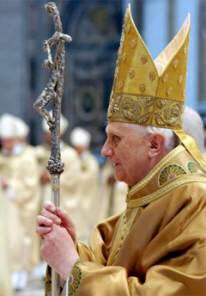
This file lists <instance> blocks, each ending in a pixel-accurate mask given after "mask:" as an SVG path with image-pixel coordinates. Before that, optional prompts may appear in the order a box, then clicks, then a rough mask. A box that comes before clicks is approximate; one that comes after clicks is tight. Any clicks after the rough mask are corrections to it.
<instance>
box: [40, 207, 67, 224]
mask: <svg viewBox="0 0 206 296" xmlns="http://www.w3.org/2000/svg"><path fill="white" fill-rule="evenodd" d="M41 216H44V217H45V218H47V219H50V220H52V221H53V222H54V223H55V224H58V225H60V224H61V223H62V221H61V219H60V218H59V217H58V216H57V215H56V214H53V213H51V212H50V211H48V210H46V209H45V208H43V210H42V212H41Z"/></svg>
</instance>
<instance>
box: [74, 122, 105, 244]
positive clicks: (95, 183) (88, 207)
mask: <svg viewBox="0 0 206 296" xmlns="http://www.w3.org/2000/svg"><path fill="white" fill-rule="evenodd" d="M70 142H71V144H72V146H73V148H74V149H75V150H76V152H77V154H78V156H79V160H80V164H81V174H80V179H79V184H78V189H77V190H78V192H77V195H78V200H79V209H78V211H79V219H78V220H73V221H75V226H76V228H77V233H78V237H79V239H81V240H82V241H85V242H87V241H88V238H89V234H90V232H91V228H92V227H93V226H94V225H95V224H96V223H97V221H98V218H99V212H100V207H99V201H98V196H97V193H98V188H99V165H98V162H97V160H96V158H95V157H94V155H93V154H92V153H91V152H90V143H91V134H90V133H89V132H88V131H87V130H86V129H84V128H82V127H75V128H74V129H73V130H72V132H71V134H70Z"/></svg>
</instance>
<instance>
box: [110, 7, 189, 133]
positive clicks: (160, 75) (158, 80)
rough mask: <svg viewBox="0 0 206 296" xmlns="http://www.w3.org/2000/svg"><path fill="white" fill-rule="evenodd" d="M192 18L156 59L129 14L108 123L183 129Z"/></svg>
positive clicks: (123, 35)
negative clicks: (115, 122) (116, 122)
mask: <svg viewBox="0 0 206 296" xmlns="http://www.w3.org/2000/svg"><path fill="white" fill-rule="evenodd" d="M189 31H190V16H188V17H187V19H186V21H185V22H184V24H183V26H182V28H181V30H180V31H179V32H178V33H177V35H176V36H175V37H174V39H173V40H172V41H171V42H170V43H169V45H168V46H167V47H166V48H165V49H164V50H163V51H162V52H161V53H160V55H159V56H158V57H157V58H156V59H155V60H153V58H152V56H151V54H150V53H149V51H148V49H147V48H146V45H145V44H144V41H143V40H142V38H141V36H140V34H139V32H138V30H137V28H136V26H135V24H134V21H133V19H132V16H131V11H130V7H128V9H127V11H126V14H125V21H124V27H123V32H122V37H121V43H120V48H119V53H118V58H117V65H116V71H115V76H114V82H113V88H112V93H111V98H110V105H109V109H108V120H109V121H118V122H127V123H136V124H140V125H151V126H156V127H162V128H172V129H181V127H182V113H183V107H184V98H185V82H186V73H187V53H188V44H189Z"/></svg>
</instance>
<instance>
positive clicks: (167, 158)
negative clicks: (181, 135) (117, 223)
mask: <svg viewBox="0 0 206 296" xmlns="http://www.w3.org/2000/svg"><path fill="white" fill-rule="evenodd" d="M183 151H184V147H183V146H182V145H179V146H177V147H176V148H175V149H173V150H172V151H171V152H170V153H168V154H167V155H166V156H165V157H164V158H163V159H162V160H160V162H158V164H156V166H155V167H154V168H153V169H152V170H151V171H150V172H149V174H148V175H147V176H146V177H144V178H143V179H142V181H140V182H139V183H137V184H136V185H134V186H133V187H132V188H131V189H130V190H129V192H128V195H127V202H128V201H129V200H130V198H131V197H132V196H133V195H134V194H135V192H138V191H140V190H141V189H142V188H144V187H145V185H146V184H147V183H148V182H150V181H151V180H152V178H154V176H155V175H156V174H157V173H158V171H159V170H160V169H161V167H162V166H163V165H164V163H169V161H171V159H173V158H174V157H175V156H177V155H178V154H179V153H181V152H183Z"/></svg>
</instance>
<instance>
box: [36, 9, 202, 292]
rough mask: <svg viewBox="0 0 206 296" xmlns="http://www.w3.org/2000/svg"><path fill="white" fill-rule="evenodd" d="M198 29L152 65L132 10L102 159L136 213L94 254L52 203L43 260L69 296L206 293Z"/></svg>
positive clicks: (95, 240) (109, 228) (105, 236)
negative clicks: (192, 110) (190, 80)
mask: <svg viewBox="0 0 206 296" xmlns="http://www.w3.org/2000/svg"><path fill="white" fill-rule="evenodd" d="M189 27H190V21H189V19H187V20H186V22H185V23H184V25H183V27H182V29H181V30H180V32H179V33H178V34H177V35H176V36H175V38H174V40H172V42H171V43H170V44H169V45H168V46H167V48H166V49H165V50H164V51H163V52H162V53H161V54H160V55H159V56H158V58H157V59H155V60H154V61H153V59H152V57H151V56H150V54H149V52H148V50H147V49H146V46H145V44H144V42H143V40H142V39H141V36H140V35H139V33H138V31H137V29H136V27H135V25H134V22H133V20H132V17H131V13H130V11H128V12H127V13H126V17H125V24H124V30H123V36H122V39H121V45H120V50H119V55H118V61H117V70H116V73H115V79H114V84H113V89H112V95H111V99H110V106H109V111H108V125H107V128H106V133H107V140H106V142H105V144H104V146H103V148H102V153H103V155H105V156H106V157H108V158H109V159H110V160H111V161H112V163H113V166H114V170H115V177H116V178H117V179H118V180H120V181H124V182H126V183H127V184H128V186H129V192H128V195H127V208H126V210H125V211H124V212H123V213H122V214H121V215H119V216H116V217H112V218H109V219H108V220H107V221H106V222H104V223H102V224H99V225H98V226H97V228H96V230H95V232H94V234H93V237H92V241H91V245H90V247H87V246H85V245H82V244H80V243H77V242H76V241H75V235H74V233H75V232H74V228H73V226H72V224H71V222H70V220H69V218H68V217H67V216H66V215H65V214H64V213H63V212H62V211H61V210H59V209H56V208H55V207H54V206H53V205H46V206H45V208H44V209H43V211H42V214H41V215H40V216H39V217H38V226H37V231H38V233H39V235H41V236H42V238H43V242H42V250H41V251H42V255H43V257H44V259H45V260H46V261H47V262H48V264H49V266H51V267H52V268H54V270H55V271H56V272H57V273H59V274H60V276H61V278H62V279H64V280H66V279H68V278H69V295H75V296H79V295H81V296H84V295H85V296H86V295H92V296H93V295H98V296H105V295H118V296H119V295H122V296H123V295H125V296H129V295H132V296H134V295H135V296H136V295H155V296H158V295H161V296H168V295H178V296H183V295H187V296H188V295H191V296H192V295H193V296H194V295H196V296H197V295H203V294H205V293H206V256H205V253H206V233H205V229H206V219H205V215H206V197H205V190H206V175H205V171H206V165H205V161H204V159H203V157H202V155H201V153H200V152H199V150H198V148H197V146H196V145H195V142H194V141H193V139H192V138H191V137H189V136H187V135H186V134H185V133H184V131H183V130H182V122H181V115H182V110H183V103H184V90H185V77H186V63H187V51H188V40H189ZM174 133H175V134H176V135H177V136H178V138H179V144H178V145H177V146H176V141H175V137H174ZM46 291H47V295H49V291H50V276H49V273H48V275H47V289H46Z"/></svg>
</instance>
